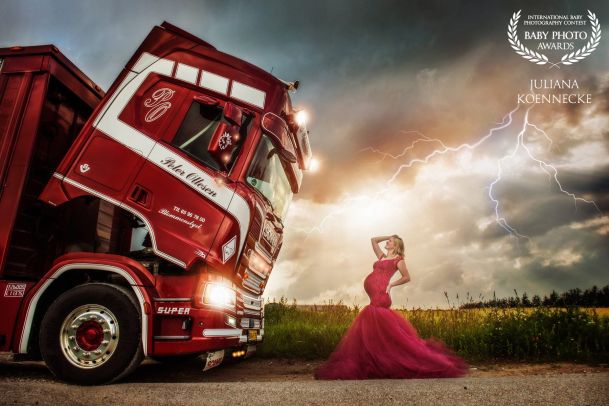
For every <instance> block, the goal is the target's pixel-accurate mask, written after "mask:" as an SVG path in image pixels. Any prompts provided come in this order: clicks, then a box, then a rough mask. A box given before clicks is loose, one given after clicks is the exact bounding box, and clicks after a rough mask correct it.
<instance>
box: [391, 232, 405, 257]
mask: <svg viewBox="0 0 609 406" xmlns="http://www.w3.org/2000/svg"><path fill="white" fill-rule="evenodd" d="M391 237H393V243H394V244H393V245H394V248H393V253H394V254H395V255H401V256H404V241H403V240H402V238H401V237H400V236H399V235H397V234H393V235H392V236H391Z"/></svg>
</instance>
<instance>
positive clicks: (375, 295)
mask: <svg viewBox="0 0 609 406" xmlns="http://www.w3.org/2000/svg"><path fill="white" fill-rule="evenodd" d="M388 283H389V280H388V279H387V278H386V277H385V276H384V275H382V274H380V273H378V272H372V273H370V274H369V275H368V276H367V277H366V279H365V280H364V290H365V291H366V293H367V294H368V297H370V304H372V305H374V306H383V307H389V306H390V305H391V298H390V297H389V294H388V293H387V292H386V289H387V284H388Z"/></svg>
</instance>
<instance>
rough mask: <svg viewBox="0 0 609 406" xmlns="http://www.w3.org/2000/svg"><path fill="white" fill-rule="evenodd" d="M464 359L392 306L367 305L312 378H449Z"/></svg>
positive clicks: (460, 369) (459, 373)
mask: <svg viewBox="0 0 609 406" xmlns="http://www.w3.org/2000/svg"><path fill="white" fill-rule="evenodd" d="M468 369H469V366H468V364H467V363H466V362H465V361H464V360H463V359H461V358H460V357H458V356H457V355H456V354H455V353H453V352H452V351H451V350H450V349H449V348H447V347H446V346H445V345H444V344H443V343H442V342H441V341H438V340H435V339H433V338H432V339H427V340H425V339H422V338H420V337H419V335H418V333H417V331H416V330H415V329H414V327H413V326H412V325H411V324H410V323H409V322H408V321H407V320H406V319H405V318H404V317H403V316H402V315H401V314H400V313H398V312H397V311H396V310H393V309H391V308H387V307H382V306H373V305H366V306H364V308H363V309H362V310H361V311H360V312H359V314H358V315H357V316H356V317H355V319H354V320H353V322H352V323H351V326H350V327H349V329H348V330H347V331H346V332H345V334H344V335H343V337H342V338H341V340H340V342H339V343H338V345H337V346H336V348H335V350H334V352H333V353H332V354H331V355H330V357H329V358H328V360H327V361H326V362H324V363H323V364H321V365H320V366H319V367H318V368H317V369H316V370H315V374H314V376H315V379H380V378H395V379H398V378H449V377H458V376H462V375H465V374H466V373H467V370H468Z"/></svg>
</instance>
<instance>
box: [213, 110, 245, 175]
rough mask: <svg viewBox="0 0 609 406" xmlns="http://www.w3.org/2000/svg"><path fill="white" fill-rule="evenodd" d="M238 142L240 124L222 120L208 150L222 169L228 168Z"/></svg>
mask: <svg viewBox="0 0 609 406" xmlns="http://www.w3.org/2000/svg"><path fill="white" fill-rule="evenodd" d="M238 144H239V126H238V125H235V124H230V123H226V122H224V121H222V122H220V123H219V124H218V126H217V127H216V130H215V131H214V133H213V135H212V136H211V138H210V140H209V145H208V147H207V150H208V151H209V153H210V155H211V156H212V157H213V158H214V160H215V161H216V162H217V163H218V164H219V165H220V166H221V167H222V169H223V170H227V169H228V165H229V163H230V161H231V158H232V156H233V151H234V150H235V149H236V148H237V146H238Z"/></svg>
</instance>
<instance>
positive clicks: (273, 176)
mask: <svg viewBox="0 0 609 406" xmlns="http://www.w3.org/2000/svg"><path fill="white" fill-rule="evenodd" d="M247 183H249V184H250V185H252V186H253V187H254V188H256V189H257V190H259V191H260V193H262V194H263V195H264V196H265V197H266V198H267V199H268V200H269V202H270V203H271V206H273V211H274V212H275V214H276V215H277V216H279V217H280V218H281V219H284V218H285V214H286V212H287V210H288V206H289V205H290V202H291V201H292V196H293V193H292V189H291V187H290V181H289V180H288V177H287V175H286V173H285V170H284V169H283V165H282V163H281V159H280V158H279V156H278V155H277V154H276V153H275V147H274V146H273V144H272V142H271V140H270V139H269V137H268V136H266V135H264V134H262V138H261V140H260V144H259V145H258V149H257V150H256V154H255V155H254V159H253V160H252V164H251V165H250V168H249V170H248V173H247Z"/></svg>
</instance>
